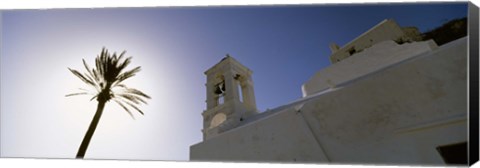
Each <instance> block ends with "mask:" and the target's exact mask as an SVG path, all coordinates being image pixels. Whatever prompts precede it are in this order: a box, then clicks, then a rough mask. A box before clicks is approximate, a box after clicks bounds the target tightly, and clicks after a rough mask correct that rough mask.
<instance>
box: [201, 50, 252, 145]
mask: <svg viewBox="0 0 480 168" xmlns="http://www.w3.org/2000/svg"><path fill="white" fill-rule="evenodd" d="M205 75H206V76H207V83H206V84H205V86H206V88H207V100H206V103H207V109H206V110H205V111H203V113H202V116H203V129H202V132H203V140H207V139H209V138H211V137H213V136H215V135H217V134H220V133H222V132H225V131H228V130H230V129H232V128H235V127H236V126H238V125H239V124H240V123H241V122H242V121H244V120H245V119H246V118H248V117H249V116H252V115H254V114H257V113H258V111H257V105H256V103H255V95H254V90H253V81H252V77H251V75H252V71H251V70H250V69H248V68H247V67H245V66H243V65H242V64H240V63H239V62H238V61H237V60H235V59H234V58H233V57H230V56H229V55H228V54H227V56H226V57H225V58H223V59H222V60H221V61H220V62H219V63H217V64H216V65H214V66H213V67H212V68H210V69H208V70H207V71H205Z"/></svg>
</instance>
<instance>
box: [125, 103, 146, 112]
mask: <svg viewBox="0 0 480 168" xmlns="http://www.w3.org/2000/svg"><path fill="white" fill-rule="evenodd" d="M124 102H125V103H126V104H127V105H129V106H130V107H132V108H133V109H135V110H137V111H138V112H139V113H140V114H142V115H144V114H143V112H142V110H140V109H139V108H138V107H137V106H136V105H134V104H132V103H130V102H128V101H124Z"/></svg>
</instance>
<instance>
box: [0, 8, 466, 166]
mask: <svg viewBox="0 0 480 168" xmlns="http://www.w3.org/2000/svg"><path fill="white" fill-rule="evenodd" d="M466 15H467V4H466V3H453V4H452V3H440V4H432V3H430V4H402V5H372V4H371V5H297V6H237V7H171V8H167V7H161V8H109V9H50V10H4V11H2V12H1V16H2V20H1V33H2V35H1V105H2V106H1V149H2V151H1V156H2V157H60V158H73V157H74V156H75V153H76V150H77V149H78V145H79V144H80V142H81V139H82V138H83V135H84V133H85V131H86V129H87V127H88V124H89V123H90V121H91V118H92V117H93V114H94V112H95V108H96V102H94V101H93V102H89V101H88V97H81V96H79V97H71V98H70V97H69V98H65V97H64V95H65V94H68V93H71V92H74V91H75V89H76V88H78V87H84V85H82V83H81V81H80V80H78V79H77V78H76V77H75V76H73V75H72V74H71V73H70V72H69V71H68V69H67V67H70V68H74V69H78V70H82V71H83V67H82V62H81V59H82V58H84V59H86V61H87V62H88V63H89V64H90V65H93V60H94V58H95V56H96V55H97V54H98V53H100V51H101V48H102V47H107V48H108V49H109V50H110V51H117V52H121V51H123V50H127V55H131V56H133V63H132V66H131V67H130V68H133V67H134V66H142V71H141V72H140V73H139V74H138V75H137V76H135V77H134V78H132V79H129V80H128V81H126V82H127V83H126V84H128V85H129V86H131V87H135V88H138V89H140V90H143V91H145V92H146V93H148V94H149V95H150V96H152V99H151V100H150V101H149V105H146V106H143V107H142V109H143V111H145V113H146V114H145V116H139V115H137V117H136V118H137V119H136V120H132V119H131V118H130V117H129V115H128V114H127V113H126V112H123V111H122V110H121V109H119V108H118V107H116V106H117V105H115V104H112V103H109V104H107V108H106V109H105V110H106V112H105V113H104V116H102V119H101V121H100V124H99V126H98V128H97V131H96V132H95V135H94V137H93V139H92V142H91V145H90V147H89V150H88V151H87V154H86V158H107V159H108V158H124V159H147V160H148V159H155V160H188V148H189V146H190V145H192V144H195V143H198V142H200V141H201V132H200V129H201V125H202V118H201V113H202V111H203V110H205V106H206V105H205V96H206V95H205V86H204V84H205V79H206V78H205V76H204V74H203V72H204V71H205V70H207V69H208V68H210V67H211V66H213V65H214V64H216V63H217V62H218V61H220V60H221V59H222V58H223V57H224V56H225V55H226V54H227V53H228V54H230V55H231V56H233V57H235V59H237V60H238V61H239V62H241V63H242V64H243V65H245V66H247V67H249V68H250V69H251V70H253V72H254V73H253V80H254V87H255V96H256V100H257V106H258V108H259V110H260V111H263V110H265V109H267V108H274V107H277V106H280V105H283V104H285V103H288V102H291V101H294V100H296V99H299V98H301V85H302V84H303V83H304V82H305V81H307V80H308V79H309V78H310V77H311V76H312V75H313V74H314V73H315V72H316V71H318V70H320V69H322V68H324V67H326V66H328V65H330V63H329V61H328V56H329V55H330V50H329V48H328V45H329V43H331V42H335V43H337V44H339V45H340V46H342V45H344V44H346V43H347V42H349V41H350V40H352V39H354V38H355V37H357V36H358V35H360V34H361V33H363V32H365V31H367V30H368V29H370V28H371V27H372V26H374V25H376V24H378V23H379V22H381V21H382V20H384V19H394V20H395V21H397V23H398V24H399V25H400V26H416V27H418V28H419V29H420V31H421V32H425V31H427V30H430V29H433V28H435V27H437V26H440V25H441V24H442V23H444V22H446V21H448V20H451V19H454V18H460V17H464V16H466Z"/></svg>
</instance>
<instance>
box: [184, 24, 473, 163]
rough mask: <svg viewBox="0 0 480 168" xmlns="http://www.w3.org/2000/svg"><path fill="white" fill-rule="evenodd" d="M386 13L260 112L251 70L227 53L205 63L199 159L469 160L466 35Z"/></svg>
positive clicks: (194, 155) (193, 153)
mask: <svg viewBox="0 0 480 168" xmlns="http://www.w3.org/2000/svg"><path fill="white" fill-rule="evenodd" d="M418 35H419V33H418V30H417V29H415V28H412V27H405V28H402V27H400V26H398V25H397V24H396V23H395V22H394V21H393V20H384V21H382V22H381V23H379V24H378V25H376V26H374V27H373V28H371V29H370V30H368V31H367V32H365V33H363V34H362V35H360V36H359V37H357V38H356V39H354V40H353V41H351V42H349V43H347V44H346V45H344V46H343V47H342V48H340V47H339V46H338V45H336V44H332V45H331V46H330V49H331V50H332V55H331V56H330V60H331V62H332V64H331V65H330V66H328V67H326V68H324V69H321V70H319V71H317V72H316V73H315V75H313V76H312V77H311V78H310V79H309V80H308V81H307V82H305V83H304V84H303V85H302V86H299V88H298V91H299V92H302V93H303V97H302V98H300V99H298V100H296V101H294V102H291V103H289V104H285V105H283V106H279V107H277V108H274V109H271V110H267V111H263V112H260V111H258V110H257V108H256V103H255V94H254V84H253V81H252V77H251V76H252V70H250V69H248V68H247V67H246V66H244V65H242V64H241V63H239V62H238V61H236V60H235V59H234V58H233V57H230V56H227V57H225V58H223V59H222V60H221V61H220V62H219V63H217V64H216V65H214V66H213V67H212V68H210V69H208V70H207V71H206V72H205V75H206V77H207V83H206V90H207V92H206V93H207V100H206V104H207V105H206V110H205V111H203V113H202V116H203V129H202V130H201V131H202V133H203V141H202V142H199V143H197V144H194V145H192V146H191V147H190V160H192V161H240V162H303V163H334V164H335V163H337V164H342V163H344V164H345V163H348V164H357V163H358V164H408V165H411V164H419V165H445V164H466V159H467V139H468V138H467V37H464V38H461V39H458V40H455V41H452V42H449V43H447V44H444V45H442V46H437V44H436V43H435V42H434V41H433V40H428V41H419V40H418Z"/></svg>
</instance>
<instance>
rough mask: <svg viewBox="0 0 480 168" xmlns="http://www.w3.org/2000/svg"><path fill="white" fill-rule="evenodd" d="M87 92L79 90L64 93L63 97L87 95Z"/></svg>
mask: <svg viewBox="0 0 480 168" xmlns="http://www.w3.org/2000/svg"><path fill="white" fill-rule="evenodd" d="M87 94H88V92H79V93H70V94H67V95H65V97H70V96H77V95H87Z"/></svg>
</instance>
